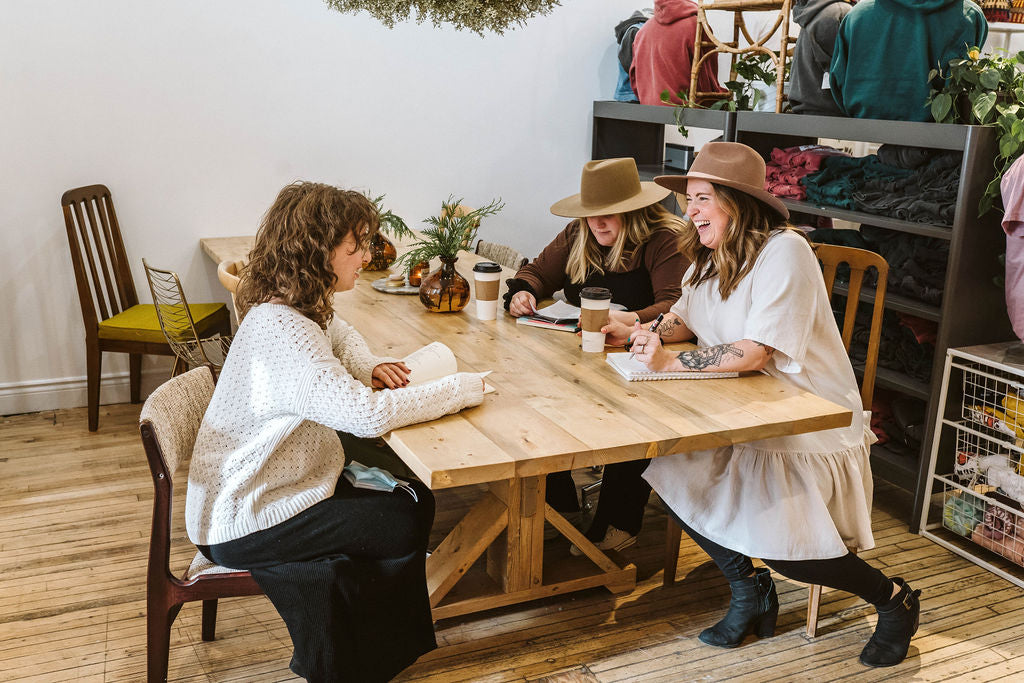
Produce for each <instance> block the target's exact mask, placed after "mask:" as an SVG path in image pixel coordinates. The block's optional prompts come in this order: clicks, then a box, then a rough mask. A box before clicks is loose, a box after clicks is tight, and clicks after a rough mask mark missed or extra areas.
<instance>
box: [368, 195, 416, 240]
mask: <svg viewBox="0 0 1024 683" xmlns="http://www.w3.org/2000/svg"><path fill="white" fill-rule="evenodd" d="M384 197H385V195H380V196H378V197H374V198H373V203H374V204H376V206H377V215H378V217H379V219H380V229H381V231H382V232H386V233H388V234H389V235H391V236H392V237H396V238H402V237H405V238H409V239H415V238H416V233H414V232H413V231H412V229H411V228H410V227H409V226H408V225H407V224H406V222H405V220H403V219H402V217H401V216H399V215H396V214H394V213H392V212H391V209H386V210H385V209H384Z"/></svg>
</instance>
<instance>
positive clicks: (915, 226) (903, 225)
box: [780, 197, 953, 240]
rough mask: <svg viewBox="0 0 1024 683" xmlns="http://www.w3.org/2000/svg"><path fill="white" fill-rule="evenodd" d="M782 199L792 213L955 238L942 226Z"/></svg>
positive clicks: (951, 230)
mask: <svg viewBox="0 0 1024 683" xmlns="http://www.w3.org/2000/svg"><path fill="white" fill-rule="evenodd" d="M780 199H781V200H782V203H783V204H785V205H786V208H787V209H789V210H790V211H799V212H801V213H809V214H813V215H815V216H828V217H829V218H838V219H839V220H843V221H848V222H850V223H860V224H862V225H874V226H876V227H879V228H887V229H889V230H896V231H898V232H908V233H910V234H912V235H923V236H924V237H936V238H938V239H942V240H950V239H952V238H953V229H952V228H949V227H945V226H941V225H932V224H930V223H915V222H913V221H902V220H900V219H898V218H889V217H888V216H876V215H875V214H873V213H864V212H863V211H850V210H848V209H840V208H838V207H835V206H821V205H818V204H812V203H811V202H800V201H796V200H794V199H785V198H782V197H780Z"/></svg>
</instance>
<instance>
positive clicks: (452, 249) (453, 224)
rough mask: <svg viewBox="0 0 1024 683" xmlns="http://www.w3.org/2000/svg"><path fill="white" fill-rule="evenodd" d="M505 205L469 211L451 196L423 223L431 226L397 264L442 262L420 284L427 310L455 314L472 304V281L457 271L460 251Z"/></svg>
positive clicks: (422, 300) (499, 204)
mask: <svg viewBox="0 0 1024 683" xmlns="http://www.w3.org/2000/svg"><path fill="white" fill-rule="evenodd" d="M504 206H505V204H504V203H503V202H502V201H501V199H496V200H494V201H492V202H491V203H490V204H488V205H486V206H484V207H481V208H479V209H468V207H464V206H462V200H461V199H454V198H453V197H452V196H449V197H448V200H447V201H444V202H441V211H440V213H439V214H438V215H437V216H431V217H429V218H427V219H426V220H425V221H424V223H427V224H428V225H429V227H427V228H424V229H423V230H422V232H421V234H420V235H419V236H418V238H417V240H416V241H415V242H413V244H412V246H411V247H410V249H409V251H407V252H405V253H404V254H402V256H401V257H399V259H398V261H397V263H398V265H400V266H403V267H405V268H408V267H410V266H413V265H415V264H417V263H420V262H422V261H427V262H429V261H431V260H432V259H435V258H437V259H440V260H441V267H440V268H438V269H437V270H435V271H433V272H432V273H430V274H429V275H427V276H425V277H424V278H423V281H422V282H421V283H420V301H421V302H422V303H423V305H424V306H426V307H427V310H430V311H434V312H437V313H452V312H455V311H461V310H462V309H463V308H465V307H466V304H468V303H469V281H468V280H466V278H464V277H462V276H461V275H459V274H458V273H457V272H456V271H455V262H456V261H457V260H458V258H459V250H460V249H466V248H468V247H469V245H470V244H471V243H472V242H473V240H474V239H475V238H476V233H477V230H478V229H479V228H480V219H481V218H483V217H485V216H492V215H494V214H496V213H498V212H499V211H501V209H502V208H503V207H504ZM409 232H410V234H413V233H412V231H409Z"/></svg>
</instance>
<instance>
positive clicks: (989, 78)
mask: <svg viewBox="0 0 1024 683" xmlns="http://www.w3.org/2000/svg"><path fill="white" fill-rule="evenodd" d="M978 80H979V81H981V86H982V87H983V88H988V89H989V90H995V89H996V88H998V87H999V81H1000V80H1001V74H1000V73H999V72H998V71H997V70H995V69H985V70H984V71H982V72H981V75H980V76H979V77H978Z"/></svg>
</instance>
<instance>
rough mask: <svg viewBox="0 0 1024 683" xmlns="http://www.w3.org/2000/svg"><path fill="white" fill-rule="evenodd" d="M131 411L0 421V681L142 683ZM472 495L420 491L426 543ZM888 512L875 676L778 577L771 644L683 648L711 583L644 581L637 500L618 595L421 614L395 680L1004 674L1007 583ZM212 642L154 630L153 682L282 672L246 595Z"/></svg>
mask: <svg viewBox="0 0 1024 683" xmlns="http://www.w3.org/2000/svg"><path fill="white" fill-rule="evenodd" d="M138 409H139V408H138V406H131V405H116V406H104V407H102V408H101V413H102V414H101V416H100V431H99V432H97V433H93V434H90V433H89V432H88V431H87V430H86V418H85V410H84V409H80V410H78V409H76V410H67V411H57V412H47V413H35V414H31V415H19V416H13V417H8V418H0V680H2V681H32V682H37V681H66V680H86V681H138V680H143V679H144V678H145V670H146V659H145V649H146V640H145V590H146V586H145V570H146V557H147V552H148V538H149V524H150V514H151V508H150V505H151V499H152V484H151V481H150V479H149V473H148V470H147V468H146V463H145V456H144V455H143V452H142V447H141V443H140V441H139V436H138V431H137V427H136V421H137V418H138ZM179 479H180V473H179ZM473 496H474V491H473V490H456V491H452V492H445V493H442V494H441V495H440V496H439V500H438V509H439V510H440V512H439V514H438V519H437V523H436V525H435V527H436V529H437V531H438V537H439V538H440V536H441V533H440V532H441V531H444V530H445V529H447V528H450V527H451V526H452V525H453V524H454V523H455V520H456V519H457V518H458V516H459V514H460V512H461V510H463V509H464V508H465V506H467V505H468V503H469V501H471V500H472V499H473ZM183 502H184V487H179V489H178V490H177V492H176V505H177V512H178V513H179V514H178V517H179V519H178V522H177V523H176V525H175V534H176V537H178V538H179V539H180V543H179V544H178V546H177V547H176V554H175V566H178V567H181V568H184V567H185V566H186V565H187V563H188V561H189V560H190V559H191V557H192V554H193V553H194V549H193V548H190V547H189V545H188V544H187V541H186V540H185V537H184V532H183V524H182V523H181V520H180V513H181V511H182V508H183ZM908 505H909V500H908V499H907V497H906V496H905V495H904V494H902V493H901V492H899V491H897V490H894V489H891V488H888V487H884V486H881V485H880V486H879V489H878V491H877V493H876V505H875V507H876V509H875V514H874V529H875V537H876V541H877V543H878V547H877V548H875V549H874V550H871V551H868V552H865V553H863V555H862V556H863V557H864V558H865V559H868V560H869V561H871V562H872V563H874V564H876V565H877V566H880V567H883V568H884V571H886V572H887V573H889V574H890V575H898V576H903V577H905V578H907V579H908V580H909V581H910V582H911V584H912V585H913V586H914V587H915V588H921V589H923V591H924V595H923V605H924V611H923V612H922V615H921V630H920V631H919V633H918V635H917V637H916V638H915V640H914V641H913V643H912V645H911V656H910V657H909V658H908V660H907V661H906V662H904V663H903V664H902V665H901V666H899V667H896V668H894V669H888V670H879V671H872V670H867V669H865V668H864V667H862V666H861V665H860V664H859V663H858V662H857V655H858V653H859V652H860V649H861V647H863V644H864V642H865V641H866V640H867V638H868V637H869V636H870V634H871V631H872V629H873V626H874V621H875V618H874V610H873V609H872V608H870V607H868V606H866V605H864V604H863V603H861V602H859V601H858V600H857V599H856V598H854V597H852V596H849V595H845V594H842V593H838V592H835V591H829V590H827V589H826V591H825V593H824V595H823V599H822V602H823V606H822V620H821V626H820V630H819V636H818V637H817V638H815V639H813V640H809V639H807V638H806V637H805V636H804V634H803V623H804V609H805V604H806V595H807V592H806V589H805V588H804V587H803V586H801V585H799V584H796V583H793V582H791V581H787V580H785V579H782V578H780V577H776V580H777V583H778V588H779V592H780V601H781V602H782V612H781V614H780V617H779V628H778V631H777V635H776V636H775V637H774V638H771V639H767V640H762V641H756V640H753V639H750V640H748V641H747V644H746V645H744V646H743V647H741V648H738V649H735V650H719V649H715V648H710V647H707V646H705V645H703V644H701V643H700V642H699V641H698V640H697V638H696V636H697V634H698V633H699V632H700V631H701V629H703V628H705V627H706V626H708V625H709V624H711V623H713V622H714V621H716V620H717V619H718V618H720V616H721V615H722V614H723V612H724V610H725V608H726V606H727V604H728V592H729V591H728V587H727V585H726V583H725V581H724V580H723V579H722V577H721V575H720V574H719V573H718V572H717V570H716V569H715V568H714V567H713V566H712V565H711V564H710V562H709V561H708V559H707V557H706V556H705V555H704V554H703V553H702V552H700V551H699V550H698V549H696V548H695V547H694V546H693V545H692V543H690V542H689V540H688V539H685V537H684V542H683V549H682V552H681V554H680V563H679V567H680V569H679V574H680V580H679V581H678V582H677V583H676V585H675V586H673V587H672V588H669V589H665V588H662V587H661V579H662V575H661V568H660V565H661V559H662V547H663V538H664V529H665V524H664V516H663V515H662V514H661V513H660V512H659V509H660V508H659V505H658V504H657V503H654V504H652V505H650V506H648V517H647V521H646V526H645V528H644V532H643V534H642V535H641V538H640V543H638V544H637V545H636V546H634V547H632V548H629V549H627V550H626V551H625V552H624V553H623V555H624V556H625V557H626V558H628V559H629V560H630V561H632V562H634V563H635V564H636V565H637V567H638V570H639V571H638V575H639V584H638V586H637V588H636V590H634V591H633V592H631V593H628V594H624V595H619V596H615V595H612V594H611V593H608V592H607V591H605V590H603V589H594V590H591V591H585V592H581V593H576V594H574V595H568V596H563V597H559V598H551V599H548V600H544V601H538V602H535V603H529V604H527V605H523V606H517V607H509V608H505V609H498V610H493V611H490V612H486V613H483V614H479V615H474V616H470V617H461V618H457V619H448V620H444V621H441V622H438V623H437V638H438V643H439V645H440V646H441V647H440V648H439V649H438V650H436V651H435V652H432V653H430V654H429V655H427V656H425V657H423V658H422V659H421V660H420V661H419V662H418V663H417V664H415V665H414V666H413V667H411V668H410V669H408V670H407V671H406V672H405V673H403V674H402V675H401V677H400V679H399V680H405V681H421V680H438V681H463V680H466V681H526V680H530V681H534V680H536V681H559V682H571V681H602V682H604V681H626V680H642V681H672V682H675V681H690V680H750V681H788V680H801V679H803V680H810V681H825V680H838V679H847V680H866V681H867V680H929V681H932V680H934V681H938V680H979V681H989V680H999V679H1004V680H1008V681H1009V680H1022V679H1024V620H1022V619H1021V618H1020V616H1019V615H1020V614H1021V609H1022V608H1024V591H1022V590H1021V589H1019V588H1017V587H1015V586H1013V585H1012V584H1010V583H1008V582H1006V581H1004V580H1002V579H1000V578H998V577H996V576H994V575H992V574H990V573H989V572H987V571H985V570H984V569H981V568H979V567H977V566H975V565H973V564H971V563H969V562H967V561H965V560H963V559H961V558H959V557H958V556H956V555H953V554H952V553H950V552H948V551H946V550H944V549H943V548H941V547H939V546H937V545H935V544H933V543H931V542H929V541H927V540H925V539H923V538H921V537H919V536H916V535H913V534H909V533H907V530H906V525H905V524H904V523H903V522H901V521H898V520H899V519H900V518H906V517H907V509H906V508H907V506H908ZM556 543H557V542H556ZM553 552H558V551H557V550H555V551H553ZM217 635H218V637H217V640H216V641H215V642H212V643H204V642H202V641H201V640H200V607H199V605H198V604H195V603H192V604H189V605H186V606H185V607H184V608H183V609H182V611H181V614H180V615H179V617H178V619H177V621H176V622H175V624H174V630H173V633H172V635H171V655H170V680H173V681H190V682H193V681H195V682H198V681H282V680H296V679H295V677H294V676H292V674H291V673H290V672H289V671H288V668H287V667H288V660H289V657H290V653H291V644H290V640H289V638H288V633H287V631H286V629H285V627H284V625H283V623H282V622H281V620H280V618H279V617H278V616H277V613H276V612H275V611H274V609H273V607H272V606H271V605H270V603H269V602H268V601H267V600H266V599H265V598H263V597H253V598H235V599H231V600H224V601H221V606H220V612H219V617H218V622H217Z"/></svg>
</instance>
